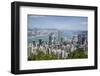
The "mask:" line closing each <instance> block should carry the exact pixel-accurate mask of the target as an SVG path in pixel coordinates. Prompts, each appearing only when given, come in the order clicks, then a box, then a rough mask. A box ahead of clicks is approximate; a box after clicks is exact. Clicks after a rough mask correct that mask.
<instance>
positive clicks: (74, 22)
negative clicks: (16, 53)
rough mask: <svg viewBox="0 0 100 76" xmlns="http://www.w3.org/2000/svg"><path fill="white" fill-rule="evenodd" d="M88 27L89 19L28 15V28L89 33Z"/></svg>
mask: <svg viewBox="0 0 100 76" xmlns="http://www.w3.org/2000/svg"><path fill="white" fill-rule="evenodd" d="M87 26H88V18H87V17H79V16H42V15H28V28H41V29H58V30H81V31H87V30H88V29H87Z"/></svg>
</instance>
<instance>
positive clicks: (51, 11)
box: [19, 6, 95, 70]
mask: <svg viewBox="0 0 100 76" xmlns="http://www.w3.org/2000/svg"><path fill="white" fill-rule="evenodd" d="M28 14H39V15H58V16H84V17H88V59H67V60H47V61H28V60H27V15H28ZM94 16H95V13H94V10H83V9H62V8H46V7H26V6H21V7H20V51H19V52H20V68H19V69H20V70H29V69H47V68H62V67H81V66H94V65H95V64H94V61H95V60H94V51H95V50H94V24H95V23H94Z"/></svg>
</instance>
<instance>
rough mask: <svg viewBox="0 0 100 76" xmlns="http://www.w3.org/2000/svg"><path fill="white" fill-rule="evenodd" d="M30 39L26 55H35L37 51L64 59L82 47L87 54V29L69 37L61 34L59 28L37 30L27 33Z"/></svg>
mask: <svg viewBox="0 0 100 76" xmlns="http://www.w3.org/2000/svg"><path fill="white" fill-rule="evenodd" d="M28 36H30V37H31V40H30V41H29V42H28V56H30V55H31V54H34V55H36V54H37V53H38V52H37V51H42V52H43V53H44V54H52V53H53V54H55V55H56V56H57V57H58V59H60V58H63V59H66V58H67V57H68V54H69V53H70V52H73V51H75V50H77V49H78V48H82V49H83V50H84V52H85V53H86V54H87V50H88V38H87V31H80V32H77V33H76V34H75V35H73V36H72V37H71V38H67V36H64V35H63V31H61V30H50V29H49V30H43V29H42V31H40V30H37V29H35V30H34V31H31V32H29V33H28Z"/></svg>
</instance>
